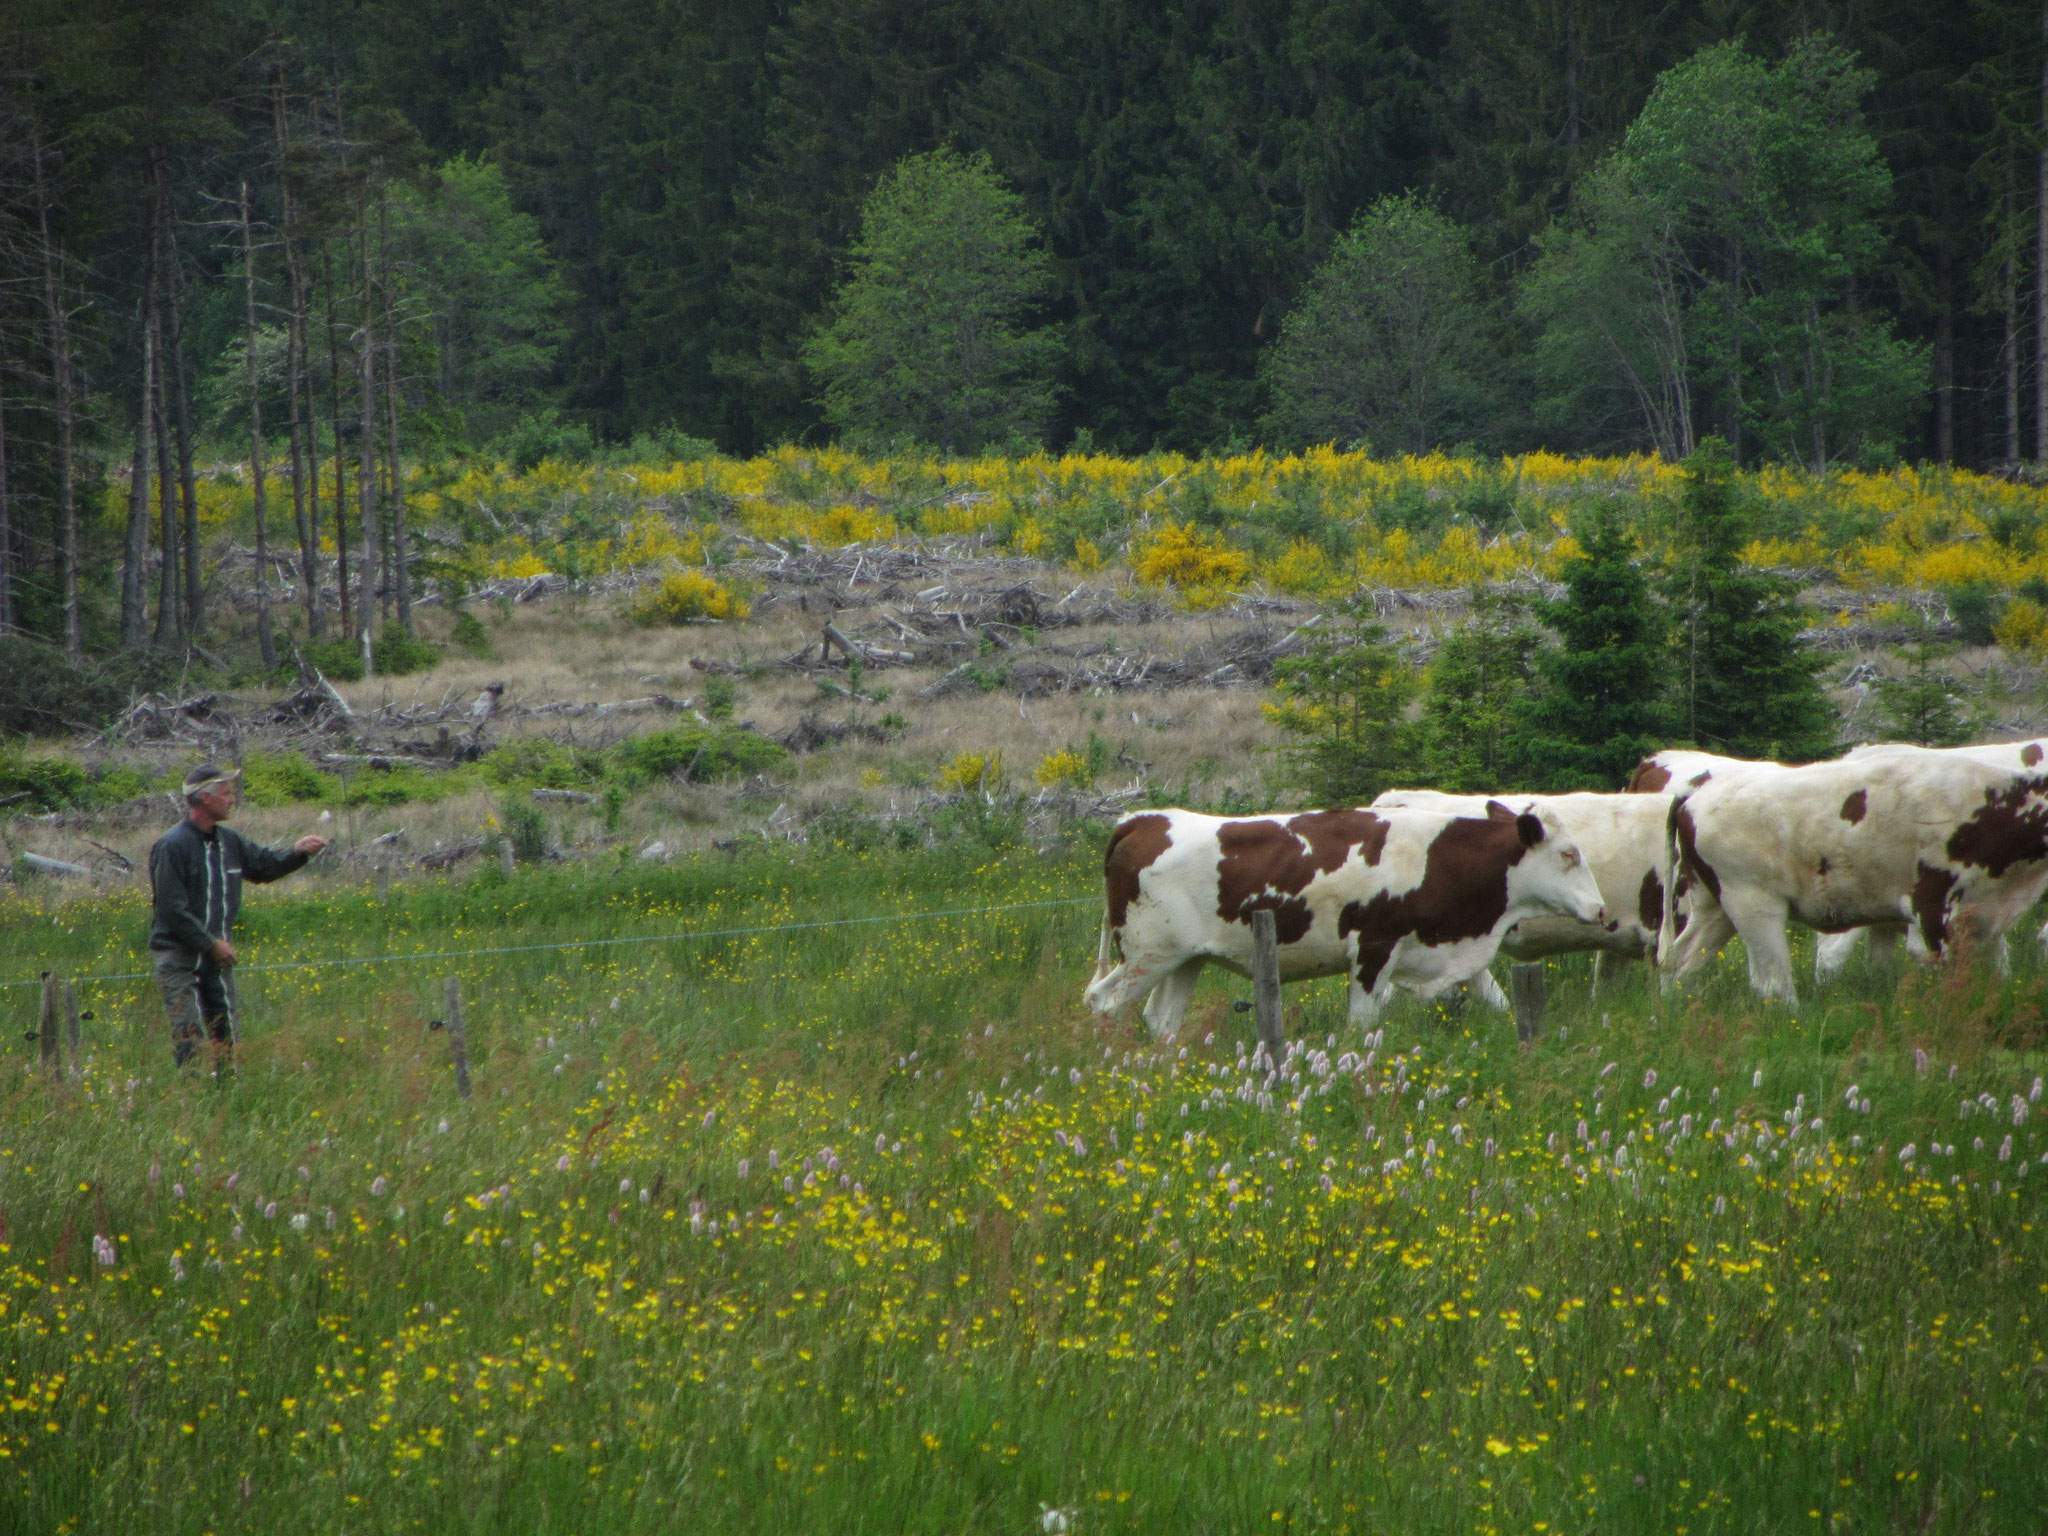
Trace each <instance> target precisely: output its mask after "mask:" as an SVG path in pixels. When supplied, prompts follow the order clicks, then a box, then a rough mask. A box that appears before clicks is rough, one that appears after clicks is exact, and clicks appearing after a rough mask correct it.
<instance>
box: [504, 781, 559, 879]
mask: <svg viewBox="0 0 2048 1536" xmlns="http://www.w3.org/2000/svg"><path fill="white" fill-rule="evenodd" d="M498 822H499V825H500V826H502V827H503V828H504V832H505V838H506V840H507V841H508V842H510V843H511V844H512V853H513V856H514V857H516V858H521V859H525V860H528V861H529V862H531V861H532V860H534V859H538V858H543V857H545V856H546V854H547V851H548V826H547V823H546V822H545V821H544V820H542V819H541V814H540V807H539V806H537V805H535V804H534V803H533V802H532V801H531V800H528V799H527V798H526V797H525V796H524V795H522V794H509V795H506V796H504V797H502V798H501V799H500V800H499V801H498Z"/></svg>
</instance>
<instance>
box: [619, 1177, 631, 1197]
mask: <svg viewBox="0 0 2048 1536" xmlns="http://www.w3.org/2000/svg"><path fill="white" fill-rule="evenodd" d="M632 1192H633V1181H632V1180H631V1179H621V1180H619V1193H620V1194H622V1195H629V1194H631V1193H632Z"/></svg>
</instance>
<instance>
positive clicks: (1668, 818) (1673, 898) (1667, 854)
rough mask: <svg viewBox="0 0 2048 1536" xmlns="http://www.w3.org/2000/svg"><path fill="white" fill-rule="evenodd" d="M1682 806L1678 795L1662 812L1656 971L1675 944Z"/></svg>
mask: <svg viewBox="0 0 2048 1536" xmlns="http://www.w3.org/2000/svg"><path fill="white" fill-rule="evenodd" d="M1684 804H1685V801H1684V799H1683V798H1682V797H1681V796H1678V795H1673V796H1672V797H1671V806H1670V809H1668V810H1667V811H1665V813H1664V845H1663V848H1662V849H1661V850H1660V859H1659V864H1660V867H1659V869H1658V871H1657V873H1658V875H1659V876H1660V877H1661V878H1662V880H1663V882H1664V910H1663V912H1662V913H1661V914H1660V915H1659V917H1658V920H1657V968H1658V969H1659V970H1662V969H1664V967H1665V966H1667V965H1668V964H1670V962H1671V951H1672V949H1673V947H1674V946H1676V945H1677V943H1678V882H1679V879H1680V878H1681V874H1680V870H1681V865H1682V863H1683V854H1682V853H1681V851H1680V849H1679V846H1678V812H1679V808H1680V807H1681V806H1683V805H1684Z"/></svg>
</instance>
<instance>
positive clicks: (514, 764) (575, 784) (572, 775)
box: [477, 736, 605, 790]
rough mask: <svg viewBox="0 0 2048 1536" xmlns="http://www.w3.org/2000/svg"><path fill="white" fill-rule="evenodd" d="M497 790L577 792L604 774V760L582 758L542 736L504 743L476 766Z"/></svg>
mask: <svg viewBox="0 0 2048 1536" xmlns="http://www.w3.org/2000/svg"><path fill="white" fill-rule="evenodd" d="M477 766H478V767H479V768H481V769H482V770H483V775H484V777H485V778H486V779H487V780H489V781H490V782H491V783H492V784H494V785H496V786H497V787H498V788H500V789H522V790H524V789H577V788H581V787H582V786H584V785H586V784H588V783H590V782H591V781H592V780H593V779H597V778H601V777H603V775H604V768H605V765H604V760H603V759H602V758H601V757H597V756H596V755H595V754H588V755H585V756H582V757H579V755H578V754H577V753H575V752H573V751H571V750H570V749H569V748H568V747H565V746H563V745H562V743H560V742H559V741H549V740H548V739H547V738H546V737H545V736H521V737H518V738H516V739H515V740H512V741H508V742H506V743H505V745H503V746H502V747H499V748H498V749H497V750H496V751H495V752H492V753H491V754H490V755H489V756H487V757H485V758H484V760H483V761H482V762H481V763H479V764H478V765H477Z"/></svg>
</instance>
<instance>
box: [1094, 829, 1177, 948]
mask: <svg viewBox="0 0 2048 1536" xmlns="http://www.w3.org/2000/svg"><path fill="white" fill-rule="evenodd" d="M1172 846H1173V819H1172V818H1171V817H1168V816H1161V815H1159V814H1158V813H1157V812H1149V813H1147V814H1146V815H1143V816H1133V817H1132V818H1131V819H1130V820H1129V821H1126V822H1123V823H1120V824H1119V825H1118V827H1117V829H1116V830H1115V831H1114V832H1112V833H1110V834H1109V847H1108V848H1107V849H1105V850H1104V851H1103V855H1102V899H1103V901H1104V902H1106V903H1107V904H1108V906H1109V926H1110V929H1111V930H1112V931H1113V932H1121V931H1122V929H1123V926H1124V918H1125V917H1126V916H1127V915H1129V913H1130V910H1131V903H1132V902H1134V901H1136V900H1137V899H1138V876H1139V875H1141V874H1143V873H1144V872H1145V871H1146V870H1148V869H1150V868H1151V867H1152V866H1153V865H1154V864H1155V863H1157V862H1158V860H1159V856H1160V855H1161V854H1163V853H1165V852H1166V850H1167V849H1168V848H1170V847H1172Z"/></svg>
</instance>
